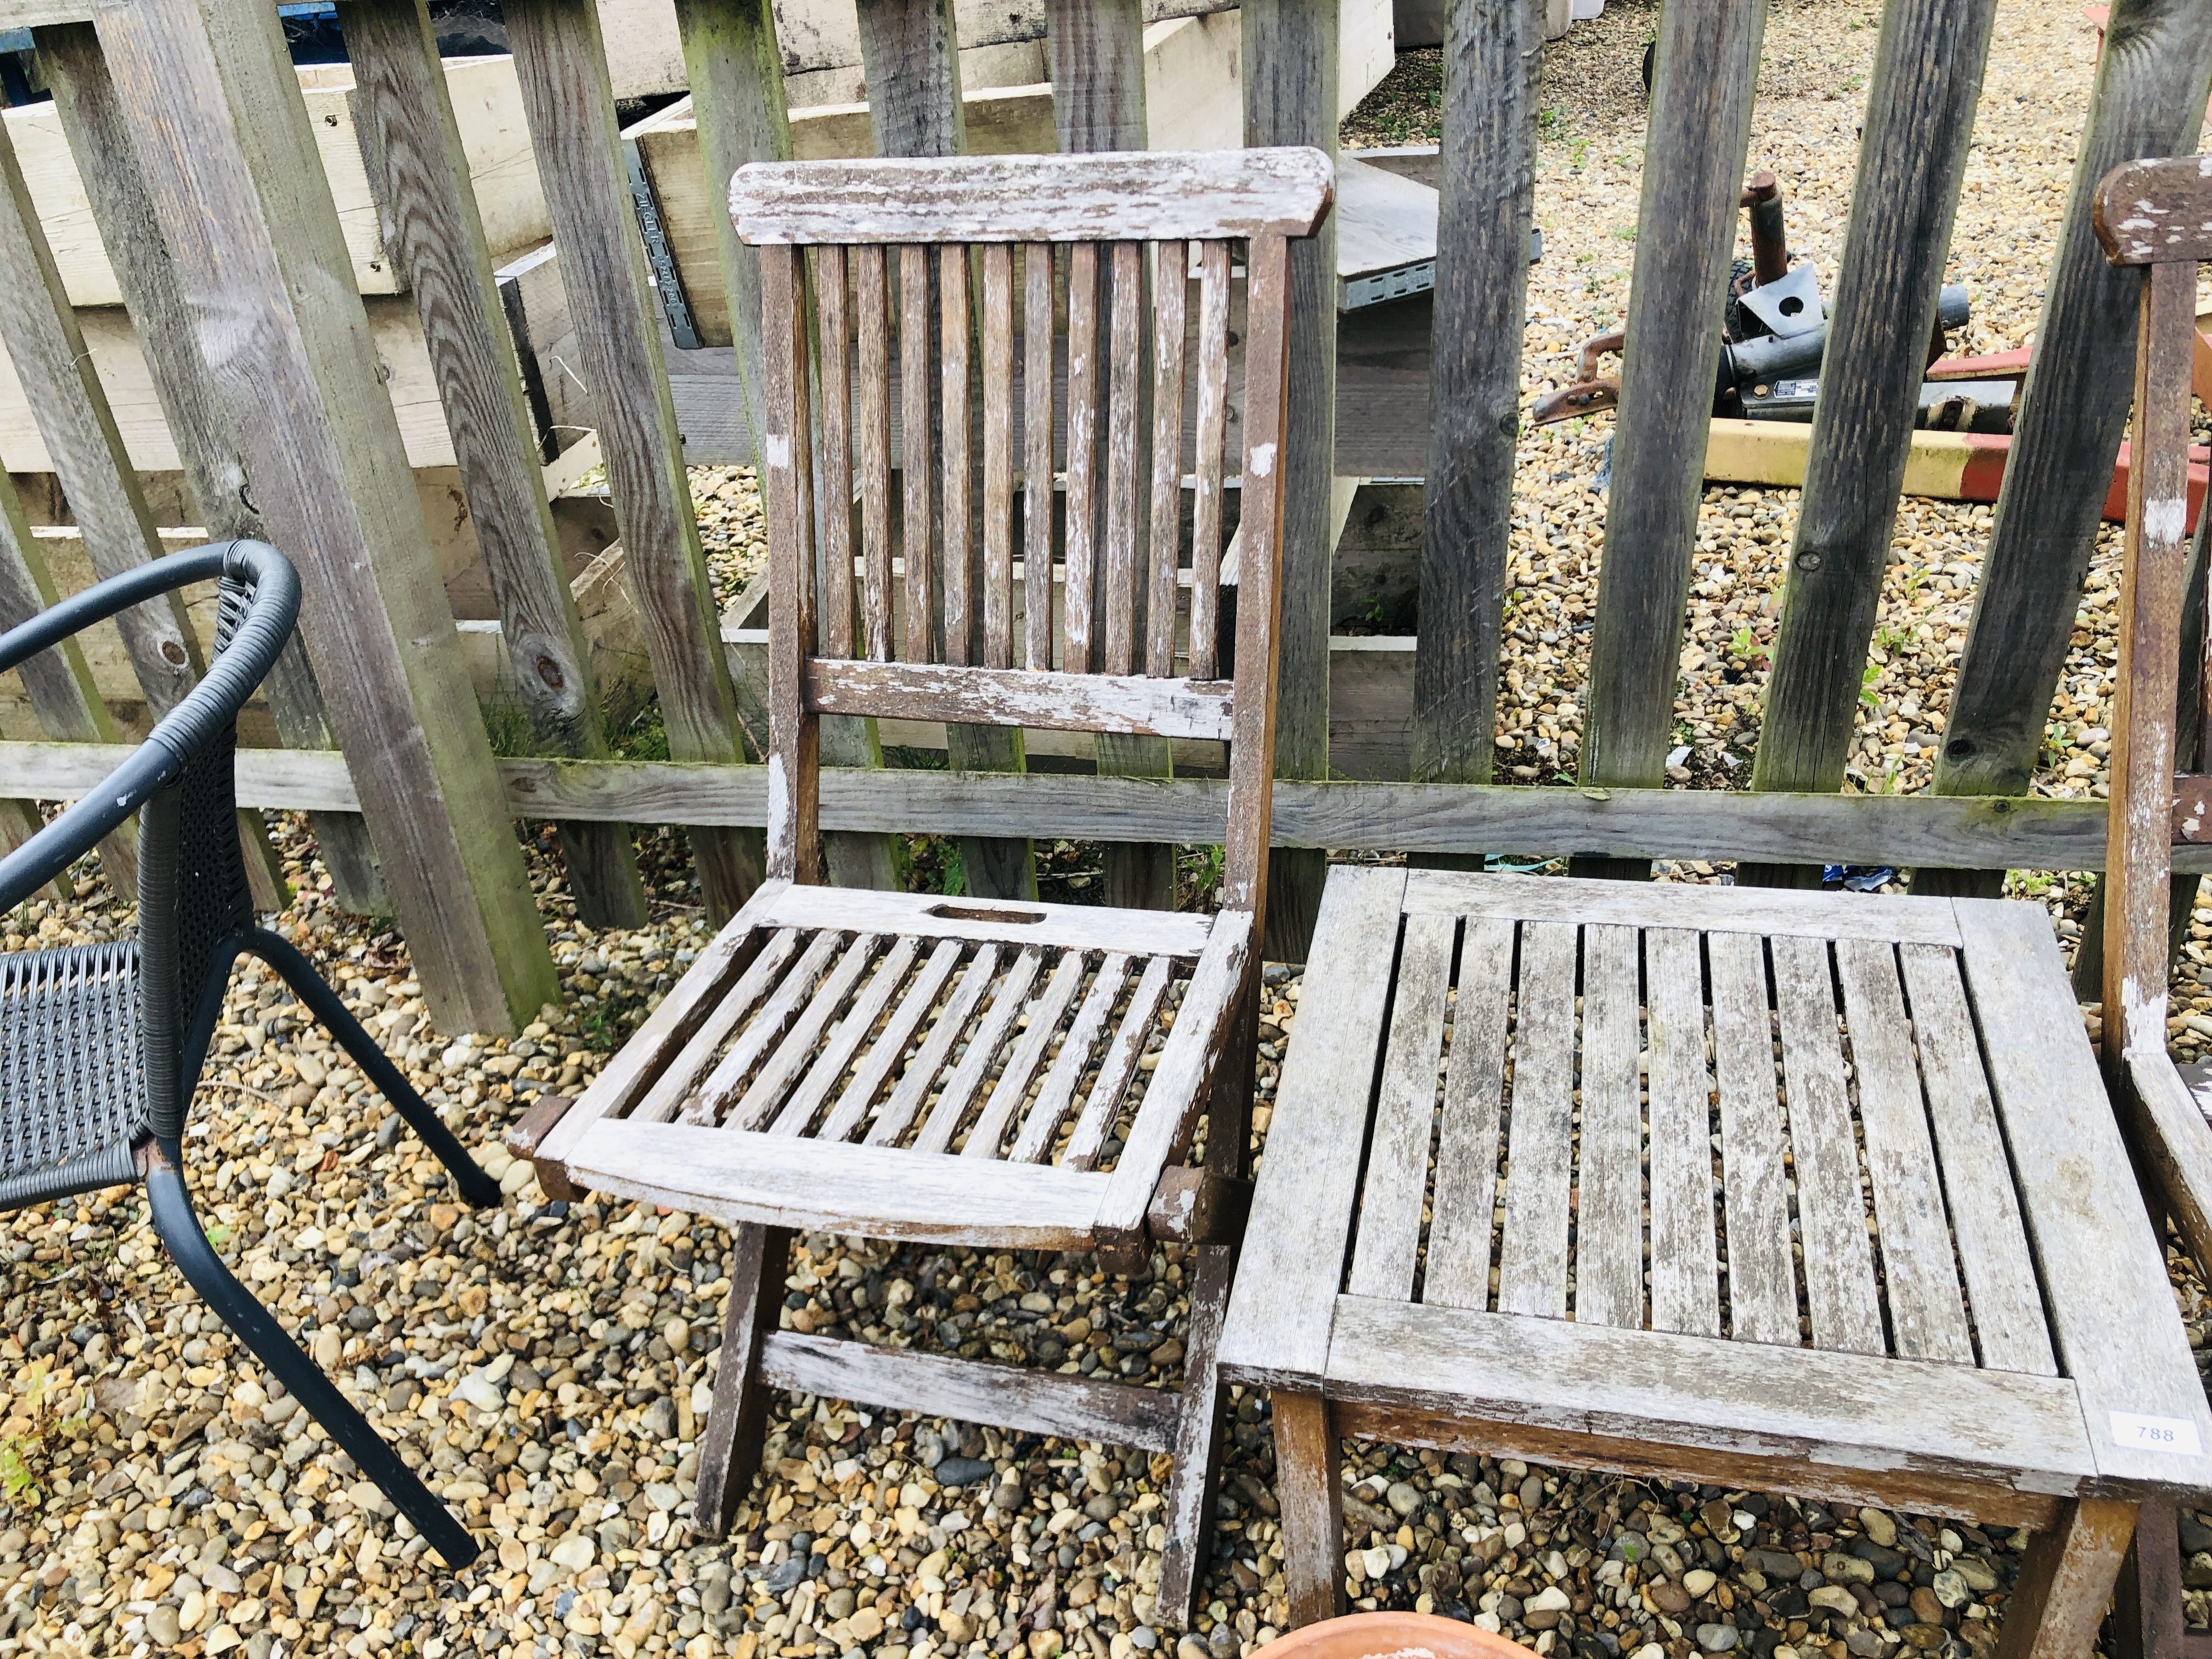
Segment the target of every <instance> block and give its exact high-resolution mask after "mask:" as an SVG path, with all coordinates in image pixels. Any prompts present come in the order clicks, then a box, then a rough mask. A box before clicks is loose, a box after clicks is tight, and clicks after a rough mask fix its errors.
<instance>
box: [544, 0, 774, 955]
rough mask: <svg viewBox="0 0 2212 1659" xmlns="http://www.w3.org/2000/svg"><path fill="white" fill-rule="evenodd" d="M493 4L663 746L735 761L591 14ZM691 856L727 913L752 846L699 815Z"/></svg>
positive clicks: (726, 682) (573, 1) (711, 617)
mask: <svg viewBox="0 0 2212 1659" xmlns="http://www.w3.org/2000/svg"><path fill="white" fill-rule="evenodd" d="M505 15H506V18H507V38H508V40H509V41H510V43H511V44H512V46H513V49H514V64H515V70H516V72H517V74H518V75H519V76H520V79H521V82H522V99H523V106H524V108H525V109H526V111H527V112H528V115H529V119H530V131H531V137H532V142H533V143H535V145H536V147H537V150H538V171H539V173H540V174H541V175H542V176H543V178H544V181H545V197H546V207H547V210H548V212H549V214H550V217H551V219H552V222H553V240H554V242H555V245H556V246H557V247H558V248H559V249H560V251H561V281H562V285H563V286H564V287H565V288H566V289H567V290H568V312H569V315H570V316H571V317H573V318H574V319H576V320H577V323H578V328H577V332H576V346H577V355H578V356H580V358H581V359H582V360H583V363H584V375H585V378H586V380H588V381H589V382H590V383H591V386H592V392H593V398H594V405H595V412H596V414H597V416H598V420H599V450H600V453H601V454H602V455H603V456H604V457H605V461H606V468H607V493H608V495H610V497H611V499H612V501H613V503H614V509H615V517H616V520H617V522H618V523H619V524H620V525H621V526H622V532H623V550H624V552H625V553H626V554H627V556H628V567H627V568H628V571H629V579H630V588H631V592H633V593H634V594H635V597H636V601H637V608H638V614H639V619H640V621H641V623H643V625H644V632H645V641H646V649H647V654H648V656H649V657H650V658H651V659H652V663H653V681H654V684H655V687H656V689H657V690H658V691H659V696H660V712H661V718H662V720H663V721H664V722H665V726H666V727H667V732H668V749H669V753H670V754H671V755H673V756H676V757H678V758H680V759H684V760H703V761H734V760H736V759H737V758H738V756H739V753H740V750H739V747H738V708H737V698H736V694H735V692H734V691H733V690H732V687H731V684H730V671H729V665H728V663H727V662H726V660H725V659H724V656H723V653H722V648H721V639H720V629H719V623H718V619H717V617H716V615H715V608H714V590H713V587H712V586H711V585H710V584H709V582H708V578H707V561H706V556H705V554H704V553H703V552H702V550H701V548H700V545H699V526H698V524H697V522H696V520H695V519H694V518H693V516H692V511H691V486H690V477H689V476H688V475H687V474H686V473H685V471H684V445H683V439H682V436H681V435H679V434H678V431H677V428H676V410H675V405H674V404H673V402H672V401H671V397H670V393H669V389H668V374H667V368H666V366H665V362H664V361H663V358H662V354H661V345H660V332H659V325H658V324H657V321H656V319H655V312H654V308H653V302H652V301H651V299H650V297H649V296H650V293H651V289H650V283H649V278H648V277H647V271H646V265H645V245H644V243H643V242H642V241H641V240H640V239H639V235H638V229H637V218H636V215H635V211H634V210H633V209H632V206H631V202H630V195H629V179H628V177H627V173H626V172H625V169H624V167H623V161H622V153H621V137H620V134H619V132H618V131H617V128H616V125H615V107H614V93H613V90H612V89H611V87H610V86H609V85H608V82H607V60H606V52H605V48H604V46H602V44H601V41H600V39H599V13H598V11H597V10H596V9H594V7H593V6H592V3H591V0H513V3H511V4H510V5H508V7H507V10H506V13H505ZM691 854H692V859H693V861H694V862H695V863H696V866H697V867H698V872H699V881H700V887H701V890H702V896H704V898H705V900H706V905H707V910H708V915H709V916H710V917H712V918H714V920H716V921H721V920H724V919H726V918H727V917H728V916H731V915H735V914H736V912H737V909H738V907H739V906H740V905H741V904H743V903H744V900H745V897H746V896H747V895H748V894H750V892H751V891H752V890H753V888H754V887H755V885H757V884H758V882H759V880H760V877H761V854H760V848H759V845H758V842H757V841H755V840H753V839H752V838H751V837H750V836H742V835H728V834H719V833H716V832H714V830H713V829H712V828H711V827H709V826H704V825H702V826H699V827H698V828H697V829H696V830H695V832H694V833H693V835H692V836H691Z"/></svg>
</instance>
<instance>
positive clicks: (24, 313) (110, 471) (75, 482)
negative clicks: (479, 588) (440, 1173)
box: [0, 130, 291, 910]
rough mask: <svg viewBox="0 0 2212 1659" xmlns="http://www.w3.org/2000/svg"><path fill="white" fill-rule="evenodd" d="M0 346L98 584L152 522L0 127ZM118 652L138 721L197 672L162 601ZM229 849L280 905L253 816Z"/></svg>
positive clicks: (179, 617)
mask: <svg viewBox="0 0 2212 1659" xmlns="http://www.w3.org/2000/svg"><path fill="white" fill-rule="evenodd" d="M0 343H4V345H5V348H6V349H7V352H8V355H9V359H10V360H11V361H12V362H13V364H14V366H15V377H16V379H17V380H18V381H19V382H20V383H21V386H22V388H23V393H24V399H25V401H26V402H27V403H28V404H29V405H30V407H31V414H32V418H33V422H34V423H35V424H36V425H37V427H38V429H39V435H40V437H41V438H42V439H44V440H45V441H46V454H47V457H48V459H49V460H50V461H51V462H52V466H53V470H54V475H55V477H56V479H57V480H58V482H59V483H60V484H61V488H62V493H63V495H64V496H65V497H66V498H67V499H68V501H69V504H70V513H71V514H72V515H73V516H74V517H75V518H76V523H77V527H78V529H79V531H80V532H82V535H83V538H84V550H85V554H86V556H87V558H88V561H89V562H90V563H91V566H92V573H93V575H94V578H95V579H97V580H106V579H107V578H108V577H111V576H119V575H122V574H125V573H126V572H128V571H131V570H134V569H136V568H137V567H138V566H140V565H142V564H144V563H146V562H148V561H149V560H151V559H158V558H160V557H161V537H160V536H159V535H158V534H157V533H156V532H155V527H154V514H153V512H152V510H151V509H150V508H149V507H147V505H146V497H145V494H144V492H143V490H141V489H139V487H138V474H137V471H136V470H135V469H134V468H133V467H132V466H131V457H130V455H129V454H128V453H127V452H125V449H124V447H123V435H122V434H121V433H120V432H119V431H118V430H117V429H116V425H115V415H114V411H113V410H111V409H110V408H109V407H108V403H107V390H106V387H105V386H101V384H100V375H99V373H98V371H97V370H95V369H94V367H93V362H92V353H91V352H90V351H89V350H88V349H86V346H85V343H84V335H83V333H82V331H81V330H80V329H79V328H78V326H77V320H76V311H75V310H74V309H73V308H72V307H70V300H69V295H68V294H67V293H66V292H65V291H64V289H63V287H62V279H61V272H60V271H59V270H58V269H57V268H56V266H55V264H54V257H53V250H52V248H51V247H49V246H47V243H46V229H45V228H44V227H43V226H42V225H41V224H40V222H39V210H38V208H37V207H36V205H35V204H33V202H32V200H31V197H30V192H29V191H28V190H27V188H26V186H25V185H24V182H23V173H22V168H21V165H20V164H19V163H18V162H17V161H16V158H15V144H14V143H13V142H12V141H11V140H10V139H9V137H8V136H7V134H6V132H5V131H4V130H0ZM115 626H116V629H117V631H118V633H119V634H120V635H121V636H122V639H123V649H124V654H125V656H127V657H128V658H129V659H130V661H131V673H132V675H133V676H134V677H135V678H137V682H138V688H139V690H141V691H143V692H144V693H145V696H146V713H147V717H148V720H149V722H150V721H152V720H159V719H161V716H162V715H164V714H167V713H168V712H169V711H170V710H171V709H172V708H175V707H176V706H177V704H178V703H179V702H181V701H183V699H184V696H185V693H186V692H187V691H189V690H191V688H192V687H193V686H194V685H196V684H198V683H199V678H200V676H201V675H202V674H204V673H205V672H206V671H207V659H206V653H204V652H203V651H202V650H201V649H200V642H199V636H198V635H197V634H195V633H194V632H193V631H192V624H191V617H190V616H188V615H187V614H186V613H185V597H184V595H183V594H181V593H168V594H164V595H162V596H161V598H160V599H149V600H148V601H147V602H146V603H145V604H143V605H133V606H131V609H129V610H128V611H123V612H121V613H120V614H119V615H118V616H117V617H116V618H115ZM238 827H239V842H240V848H241V850H242V852H243V854H244V855H245V863H246V878H247V882H248V884H249V886H250V887H251V889H252V895H253V905H254V908H256V909H258V910H281V909H283V908H284V907H285V906H286V905H288V904H289V903H290V902H291V890H290V888H289V886H287V885H286V884H285V881H284V866H283V860H280V859H279V858H278V857H277V855H276V849H275V848H272V847H271V846H270V844H269V830H268V826H267V825H266V824H265V823H263V822H262V817H261V814H260V813H258V812H256V811H245V810H241V811H240V812H239V815H238Z"/></svg>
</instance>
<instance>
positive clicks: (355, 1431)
mask: <svg viewBox="0 0 2212 1659" xmlns="http://www.w3.org/2000/svg"><path fill="white" fill-rule="evenodd" d="M139 1167H140V1169H141V1170H142V1172H143V1175H144V1176H145V1180H146V1196H147V1199H148V1201H149V1204H150V1205H151V1206H152V1209H153V1212H154V1231H155V1232H157V1233H159V1234H160V1235H161V1243H163V1244H164V1245H166V1246H167V1249H168V1252H169V1255H170V1258H171V1259H172V1260H173V1261H175V1262H176V1264H177V1266H178V1267H179V1269H180V1270H181V1271H182V1272H183V1273H184V1275H185V1279H186V1280H187V1281H188V1282H190V1284H191V1287H192V1288H193V1289H194V1290H195V1291H198V1292H199V1293H200V1295H201V1297H203V1298H204V1300H205V1301H206V1303H207V1304H208V1305H209V1306H210V1307H211V1308H213V1309H214V1310H216V1315H217V1316H219V1317H220V1318H221V1319H222V1322H223V1323H224V1324H226V1325H228V1326H229V1327H230V1328H231V1329H232V1330H233V1331H234V1332H236V1333H237V1334H238V1337H239V1340H240V1341H242V1342H244V1343H245V1344H246V1346H247V1347H248V1348H251V1349H252V1351H253V1353H254V1355H255V1357H256V1358H258V1359H259V1360H260V1361H261V1363H262V1364H264V1365H266V1366H267V1367H268V1368H269V1370H270V1372H271V1373H272V1374H274V1375H275V1376H276V1377H278V1378H279V1379H280V1380H282V1382H283V1384H284V1387H285V1389H286V1390H287V1391H288V1392H289V1393H290V1394H291V1395H293V1396H294V1397H295V1398H296V1399H297V1400H298V1401H299V1402H300V1403H301V1405H302V1406H304V1407H307V1413H308V1414H309V1415H310V1416H311V1417H313V1419H315V1421H317V1422H318V1423H320V1424H321V1425H323V1427H324V1428H325V1429H326V1430H328V1431H330V1437H331V1439H333V1440H335V1441H336V1442H337V1443H338V1446H339V1448H340V1449H342V1450H343V1451H344V1453H345V1454H346V1455H347V1456H349V1457H350V1458H352V1459H353V1461H354V1462H355V1464H356V1466H357V1467H358V1468H360V1470H361V1472H362V1474H364V1475H366V1476H367V1477H368V1479H369V1480H373V1481H374V1482H375V1483H376V1486H377V1487H378V1489H379V1490H380V1491H381V1492H383V1493H384V1495H385V1496H386V1497H387V1498H390V1499H391V1500H392V1503H393V1504H396V1505H397V1506H398V1510H399V1512H400V1513H401V1514H402V1515H404V1516H406V1517H407V1518H408V1519H409V1520H410V1521H411V1522H414V1523H415V1527H416V1530H417V1531H419V1532H421V1533H422V1535H423V1536H424V1537H425V1538H427V1539H428V1540H429V1541H430V1547H432V1548H433V1549H435V1550H436V1551H437V1552H438V1553H439V1554H440V1555H441V1556H442V1557H444V1558H445V1561H446V1564H447V1565H448V1566H449V1567H451V1568H453V1570H454V1571H457V1572H458V1571H460V1569H462V1568H463V1567H465V1566H467V1565H469V1563H470V1562H471V1561H473V1560H475V1559H477V1553H478V1549H479V1547H478V1545H477V1541H475V1540H474V1539H473V1538H471V1537H470V1536H469V1534H468V1531H467V1529H466V1528H464V1527H463V1526H462V1525H461V1524H460V1522H458V1521H456V1520H455V1519H454V1518H453V1515H452V1514H451V1513H450V1512H449V1511H448V1510H447V1508H446V1506H445V1505H444V1504H441V1503H440V1502H439V1501H438V1500H437V1499H436V1498H433V1497H432V1496H431V1495H430V1493H429V1492H428V1489H427V1488H426V1487H425V1486H423V1485H422V1482H421V1481H420V1480H416V1478H415V1475H414V1473H413V1471H411V1470H410V1469H409V1468H408V1467H407V1466H406V1464H404V1463H403V1462H400V1460H399V1454H398V1453H397V1452H395V1451H394V1450H392V1448H391V1447H390V1446H388V1445H386V1443H384V1441H383V1440H382V1439H380V1437H378V1435H377V1432H376V1431H375V1430H374V1429H372V1428H370V1427H369V1425H368V1421H367V1419H364V1418H363V1417H362V1414H361V1413H359V1412H357V1411H356V1410H355V1409H354V1408H353V1407H352V1406H351V1405H349V1403H348V1402H347V1401H346V1397H345V1396H344V1395H342V1394H340V1393H339V1392H338V1389H337V1384H336V1383H332V1382H331V1380H330V1378H328V1377H327V1376H324V1375H323V1373H322V1372H321V1370H319V1369H318V1368H317V1367H316V1365H315V1363H314V1362H313V1360H312V1359H310V1358H307V1355H306V1354H304V1353H302V1352H300V1349H299V1347H298V1346H297V1345H296V1344H295V1343H294V1342H293V1340H291V1338H289V1337H288V1336H287V1335H285V1334H284V1330H283V1327H282V1326H280V1325H279V1324H277V1322H276V1320H275V1318H274V1317H272V1316H270V1312H269V1310H267V1309H266V1308H264V1307H263V1306H262V1305H261V1304H260V1303H259V1302H258V1300H257V1299H256V1298H255V1297H254V1296H253V1294H252V1291H248V1290H247V1289H246V1286H245V1285H241V1284H240V1283H239V1282H238V1280H237V1279H235V1278H234V1277H233V1275H232V1273H231V1271H230V1269H229V1268H228V1267H224V1266H223V1264H222V1257H221V1256H219V1255H216V1252H215V1247H214V1246H213V1245H211V1244H210V1243H208V1238H207V1234H206V1233H205V1232H204V1231H202V1230H201V1227H200V1220H199V1217H198V1216H197V1215H196V1214H195V1213H194V1212H193V1211H192V1201H191V1194H188V1193H186V1192H185V1177H184V1171H183V1170H182V1168H181V1167H180V1160H179V1155H178V1149H177V1148H176V1147H174V1146H162V1145H161V1143H160V1142H159V1141H149V1142H148V1143H147V1144H146V1146H145V1147H144V1149H143V1151H142V1152H141V1153H140V1158H139Z"/></svg>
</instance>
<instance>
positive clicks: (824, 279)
mask: <svg viewBox="0 0 2212 1659" xmlns="http://www.w3.org/2000/svg"><path fill="white" fill-rule="evenodd" d="M814 295H815V299H814V304H815V310H816V312H817V314H818V316H819V319H820V322H821V340H822V345H821V350H822V477H823V482H824V483H825V485H826V486H827V487H826V488H825V489H824V490H823V501H822V566H823V595H822V623H823V628H822V648H823V650H825V651H827V652H828V653H829V654H830V655H831V656H833V657H849V656H851V655H852V654H853V510H852V509H853V492H852V489H851V486H850V483H849V482H848V481H849V480H850V479H851V477H852V476H853V464H852V454H853V428H852V421H853V402H852V370H851V340H852V333H851V328H852V323H851V318H850V316H849V314H848V311H847V308H846V297H847V295H846V282H845V250H844V249H843V248H842V247H825V248H823V249H822V250H821V251H820V252H818V253H817V254H816V256H815V260H814ZM841 485H842V486H843V487H842V488H840V486H841Z"/></svg>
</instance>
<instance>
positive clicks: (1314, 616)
mask: <svg viewBox="0 0 2212 1659" xmlns="http://www.w3.org/2000/svg"><path fill="white" fill-rule="evenodd" d="M1241 18H1242V21H1241V24H1240V27H1242V29H1243V69H1242V73H1243V82H1244V143H1246V145H1247V146H1252V147H1256V146H1260V145H1265V144H1311V145H1313V146H1314V147H1315V148H1316V149H1320V150H1322V151H1324V152H1325V153H1326V154H1328V155H1329V156H1330V157H1332V158H1334V156H1335V155H1336V130H1337V107H1336V95H1337V73H1336V71H1337V57H1338V49H1337V48H1338V39H1337V5H1336V0H1246V3H1245V5H1244V7H1243V11H1242V14H1241ZM1290 283H1291V309H1290V332H1291V372H1290V412H1289V417H1288V422H1287V426H1286V436H1285V441H1284V447H1283V451H1282V453H1281V454H1280V455H1279V456H1277V457H1276V462H1275V464H1276V465H1278V466H1279V467H1280V468H1282V469H1283V571H1282V586H1281V596H1282V612H1281V617H1282V620H1281V622H1280V623H1279V628H1278V631H1277V634H1276V638H1277V641H1278V642H1279V645H1278V652H1277V656H1278V659H1279V664H1280V668H1279V674H1280V678H1279V682H1278V684H1279V688H1280V689H1279V691H1278V693H1277V698H1276V708H1275V775H1276V776H1277V777H1279V778H1315V779H1318V778H1326V777H1327V776H1328V631H1329V567H1330V564H1331V562H1332V561H1333V559H1334V556H1335V552H1336V549H1335V547H1334V515H1333V513H1331V511H1330V496H1331V493H1332V487H1333V485H1334V483H1335V473H1336V220H1335V217H1334V216H1333V215H1332V216H1330V217H1329V218H1328V219H1327V220H1325V221H1323V222H1322V227H1321V230H1320V233H1319V234H1317V235H1315V236H1313V237H1310V238H1307V239H1304V240H1300V241H1297V242H1296V243H1293V244H1292V245H1291V275H1290ZM1327 873H1328V872H1327V870H1326V868H1325V860H1323V859H1322V858H1321V857H1318V856H1316V854H1313V853H1311V852H1293V853H1285V854H1280V855H1279V856H1278V857H1276V858H1275V859H1274V860H1273V861H1272V862H1271V863H1270V864H1269V866H1268V868H1267V939H1266V940H1265V941H1264V944H1263V945H1262V951H1263V954H1264V955H1265V956H1266V957H1267V960H1269V961H1274V962H1303V961H1304V960H1305V954H1306V947H1307V946H1308V945H1309V944H1310V943H1311V941H1312V939H1313V929H1314V920H1315V918H1316V916H1317V915H1319V914H1320V910H1321V890H1322V882H1323V880H1324V879H1325V878H1326V877H1327Z"/></svg>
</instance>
